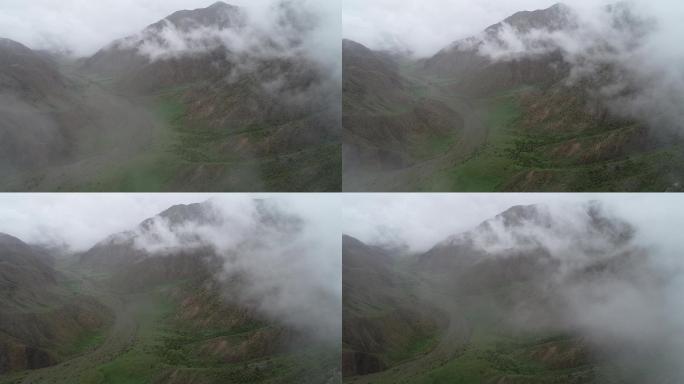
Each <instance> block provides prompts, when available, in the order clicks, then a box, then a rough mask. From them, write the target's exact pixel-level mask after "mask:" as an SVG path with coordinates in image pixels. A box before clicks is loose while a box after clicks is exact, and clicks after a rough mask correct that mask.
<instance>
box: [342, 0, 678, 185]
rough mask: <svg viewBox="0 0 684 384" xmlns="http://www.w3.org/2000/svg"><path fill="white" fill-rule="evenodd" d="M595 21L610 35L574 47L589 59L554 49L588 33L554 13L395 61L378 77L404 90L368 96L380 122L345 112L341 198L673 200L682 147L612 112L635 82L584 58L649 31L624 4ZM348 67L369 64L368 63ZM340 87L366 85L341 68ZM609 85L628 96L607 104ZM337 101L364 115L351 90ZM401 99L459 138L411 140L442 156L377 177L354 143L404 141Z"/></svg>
mask: <svg viewBox="0 0 684 384" xmlns="http://www.w3.org/2000/svg"><path fill="white" fill-rule="evenodd" d="M601 12H603V13H605V17H606V18H607V19H609V20H611V24H610V25H611V26H612V28H614V29H615V31H614V32H615V33H614V35H611V36H613V37H604V36H595V37H592V38H588V37H585V38H584V39H585V40H592V41H590V42H586V43H587V44H590V45H595V47H594V48H593V49H588V50H587V51H586V52H582V53H576V52H574V51H573V49H572V47H570V48H567V47H564V46H563V44H564V43H563V41H565V40H568V39H572V38H581V37H582V36H587V35H591V33H592V30H591V27H588V26H587V24H586V23H585V22H584V21H583V20H582V19H581V17H580V16H579V15H578V13H576V12H575V11H574V9H573V8H572V7H569V6H566V5H563V4H557V5H554V6H552V7H550V8H547V9H541V10H535V11H524V12H519V13H516V14H514V15H512V16H510V17H508V18H506V19H505V20H503V21H501V22H500V23H497V24H494V25H492V26H490V27H488V28H486V29H485V30H483V31H482V32H481V33H480V34H477V35H475V36H471V37H468V38H465V39H461V40H459V41H456V42H454V43H452V44H450V45H449V46H448V47H445V48H444V49H442V50H441V51H439V52H438V53H437V54H435V55H434V56H432V57H428V58H422V59H411V58H403V59H401V60H399V61H397V59H396V58H394V61H393V62H392V63H393V64H392V63H390V64H388V65H394V68H397V67H398V68H400V69H401V70H400V71H398V72H397V71H395V74H397V73H398V75H400V77H399V79H400V80H397V83H398V84H399V83H400V84H412V86H404V87H403V88H394V89H392V90H382V89H380V90H379V91H377V92H376V93H377V94H378V95H380V96H374V97H375V99H382V97H385V98H386V99H385V100H387V103H386V104H385V110H384V112H378V111H377V110H376V111H375V112H374V114H375V115H382V118H383V121H384V123H383V124H366V123H365V119H367V118H368V116H370V115H371V113H369V112H363V113H359V112H358V110H359V108H356V107H355V106H354V105H353V104H345V110H344V118H343V121H344V131H345V133H346V134H348V136H349V137H351V138H355V139H354V141H352V142H346V143H345V168H346V170H345V171H349V172H348V175H346V176H345V189H349V190H378V191H379V190H384V191H388V190H390V191H435V192H446V191H462V192H468V191H472V192H485V191H487V192H489V191H521V192H523V191H544V192H560V191H670V190H677V188H679V186H680V185H681V184H680V182H679V179H680V178H681V175H682V173H683V172H684V157H683V153H684V152H682V151H681V147H682V143H681V139H680V138H679V137H678V135H677V134H675V133H670V132H669V130H668V129H669V128H668V127H667V126H663V125H664V124H662V122H661V123H657V124H654V123H652V122H651V121H652V119H651V116H634V114H631V115H630V114H626V113H624V108H622V109H621V108H619V107H616V103H617V102H616V100H615V97H618V98H622V99H623V100H624V99H630V98H634V99H638V98H639V97H640V96H639V90H640V86H641V85H643V84H641V83H643V82H641V83H640V80H639V79H638V78H634V76H633V75H631V74H629V73H628V72H629V71H626V70H625V69H624V68H623V67H621V64H622V63H619V62H618V63H616V62H610V61H608V60H601V59H600V58H596V57H594V56H592V52H594V53H593V54H595V52H596V51H597V50H598V51H601V50H603V49H607V50H608V51H611V50H612V49H614V46H621V45H620V44H621V43H622V41H618V40H615V39H617V37H614V36H628V37H627V38H626V39H627V40H629V41H631V45H630V46H638V45H639V44H640V42H641V41H642V40H643V38H644V36H648V33H649V28H650V27H649V24H648V22H647V21H644V20H643V19H642V18H640V17H639V14H638V12H636V11H635V10H634V9H632V8H630V6H629V4H626V3H619V4H616V5H610V6H606V7H603V8H602V11H601ZM578 36H579V37H578ZM564 39H565V40H564ZM384 57H385V58H386V59H387V60H390V59H391V58H392V56H384ZM359 61H363V62H365V63H374V62H375V61H374V59H372V58H368V57H366V58H365V59H363V60H359ZM369 65H370V64H369ZM356 67H359V65H358V64H355V68H356ZM357 78H359V79H362V80H360V81H358V80H355V79H357ZM345 79H346V81H348V82H352V83H353V82H356V81H358V82H359V83H361V84H364V83H370V84H372V82H369V81H368V80H365V79H363V78H360V77H359V75H358V74H357V73H355V71H352V70H351V69H350V68H348V67H346V66H345ZM618 84H629V85H628V86H626V87H624V93H621V94H620V95H618V96H615V95H613V96H609V95H607V94H608V93H610V92H609V90H610V89H613V88H614V87H615V86H616V85H618ZM621 89H622V88H621ZM645 92H648V91H645ZM344 94H345V97H348V98H349V99H351V100H360V102H358V103H359V104H367V105H369V106H372V105H374V104H373V101H372V100H370V101H365V100H364V99H363V98H361V97H359V96H358V95H359V92H358V91H355V90H354V88H349V87H347V88H345V90H344ZM412 97H413V98H415V99H418V100H422V101H423V102H425V100H429V101H436V102H440V103H443V104H446V105H447V106H449V107H450V108H451V109H453V110H454V111H456V112H458V114H459V115H460V121H463V124H462V125H459V124H458V123H454V125H455V126H460V129H459V130H457V131H456V132H457V134H456V135H455V136H454V138H453V140H448V139H445V138H440V139H439V140H437V139H435V136H434V135H431V134H429V133H422V132H421V133H420V134H417V135H413V141H414V142H415V143H417V145H418V146H425V147H427V146H433V147H435V148H442V149H444V148H447V147H449V148H451V150H443V151H441V152H439V154H441V155H440V156H437V153H433V155H434V156H430V157H424V158H422V159H414V161H409V162H406V161H404V162H398V161H395V164H398V166H396V167H394V168H391V169H387V167H383V166H382V164H384V163H386V162H384V161H383V160H382V159H379V158H378V156H372V153H373V152H371V151H369V150H367V148H369V147H370V146H369V145H368V144H367V141H360V140H356V138H357V137H359V136H360V134H359V132H362V135H363V136H361V137H363V138H375V137H377V138H380V139H378V142H386V143H393V141H392V139H391V138H388V135H387V134H386V132H391V133H392V135H393V137H402V136H403V135H408V134H410V133H411V132H412V131H411V129H412V128H414V127H418V126H420V125H419V124H417V123H416V122H414V121H411V120H410V119H407V118H406V117H405V116H403V115H401V117H402V118H401V119H394V118H393V116H397V113H398V110H406V108H407V107H406V103H405V102H404V100H406V99H410V98H412ZM359 115H363V116H364V117H363V118H358V116H359ZM443 116H444V115H442V114H438V113H435V112H431V113H429V114H428V117H425V118H424V119H422V120H421V121H429V120H430V119H431V118H434V119H436V120H438V121H441V120H442V119H443ZM448 121H456V122H458V121H459V119H455V118H453V117H452V118H450V119H449V120H448ZM347 132H348V133H347ZM454 141H455V145H454ZM359 175H360V176H359ZM347 180H348V183H347Z"/></svg>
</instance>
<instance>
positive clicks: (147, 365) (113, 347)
mask: <svg viewBox="0 0 684 384" xmlns="http://www.w3.org/2000/svg"><path fill="white" fill-rule="evenodd" d="M247 205H248V207H246V209H245V210H240V209H236V210H231V211H226V210H225V209H224V208H222V207H223V205H222V204H220V200H219V201H216V200H209V201H206V202H203V203H198V204H188V205H176V206H173V207H170V208H168V209H166V210H164V211H163V212H160V213H159V214H158V215H155V216H154V217H151V218H149V219H146V220H144V221H142V222H141V223H140V224H139V225H137V226H135V227H134V228H131V229H130V230H128V231H124V232H121V233H117V234H112V235H110V236H108V237H107V238H106V239H104V240H102V241H100V242H99V243H97V244H96V245H95V246H94V247H92V248H91V249H89V250H87V251H85V252H82V253H79V254H76V255H73V256H72V257H71V258H70V259H63V260H60V261H59V262H58V266H57V267H58V268H59V271H57V270H55V269H52V268H51V267H47V266H46V265H45V264H43V263H42V262H41V261H40V260H42V258H46V260H51V258H49V257H48V256H47V255H44V254H42V253H39V252H42V248H40V249H39V248H32V247H30V246H27V245H25V244H23V243H20V242H19V241H18V240H16V239H12V238H8V239H9V240H5V238H4V237H0V290H3V289H5V287H6V286H10V287H12V284H14V282H15V281H17V280H18V279H20V281H23V282H24V283H22V284H25V285H26V287H23V286H22V288H21V289H20V290H17V289H16V288H12V289H14V290H15V291H21V292H29V293H30V294H31V296H30V297H29V295H28V293H24V294H22V295H21V296H20V295H19V294H18V293H17V294H12V295H9V294H7V293H6V292H4V293H3V295H1V297H3V298H14V300H15V302H13V303H15V304H12V305H17V306H19V305H20V306H22V311H21V312H22V313H23V312H24V311H25V309H24V308H26V306H29V305H31V306H36V311H37V313H38V314H31V315H28V314H22V315H20V314H15V313H14V311H13V310H12V311H10V310H8V306H7V305H5V303H4V301H3V300H4V299H0V310H2V311H0V363H3V364H4V362H5V361H7V359H6V358H5V357H6V356H7V355H9V356H10V357H11V359H10V361H11V362H12V364H13V365H12V367H11V370H12V371H14V370H16V371H17V372H16V373H13V372H10V373H8V375H7V376H0V383H2V384H5V383H17V382H18V383H31V382H40V381H41V380H42V378H44V377H51V378H54V381H55V382H56V383H64V384H67V383H72V382H82V381H85V380H86V379H87V378H88V377H102V376H101V375H104V377H107V378H108V380H112V381H113V382H124V381H127V380H129V381H130V380H137V379H139V378H140V377H146V378H148V379H149V380H150V381H151V382H152V381H154V382H157V381H158V382H165V383H224V382H251V383H272V382H282V383H312V384H313V383H325V382H330V383H333V382H339V376H340V372H339V354H340V350H339V344H338V341H335V342H332V341H331V339H333V338H332V337H329V335H326V337H324V338H323V337H321V336H320V335H318V334H317V330H312V329H311V328H310V327H308V326H304V325H302V324H301V323H297V322H292V321H290V320H289V319H288V318H287V316H286V315H283V313H287V307H286V306H287V305H288V304H287V302H288V300H290V299H287V297H291V296H287V295H286V296H285V297H286V298H284V299H283V300H278V301H277V302H274V301H273V299H271V297H280V296H279V295H280V292H277V290H279V289H280V288H279V286H277V285H276V286H275V288H270V287H271V284H270V283H271V282H263V281H255V277H254V276H253V275H252V274H250V272H249V265H250V263H252V262H253V261H252V260H250V258H252V257H258V256H259V253H260V252H272V250H271V247H275V248H276V249H278V247H280V246H281V244H286V243H288V242H291V241H293V239H296V237H297V236H300V234H301V231H302V229H303V225H304V221H303V219H302V218H300V217H299V216H298V215H295V214H290V213H287V212H286V211H285V210H283V208H282V207H281V206H280V205H279V204H278V203H276V202H274V201H272V200H268V199H255V200H252V201H250V202H247ZM5 244H8V245H5ZM222 244H223V245H222ZM3 247H5V248H3ZM223 247H226V249H224V248H223ZM4 249H7V250H8V251H5V250H4ZM299 251H300V250H298V252H299ZM288 256H291V257H295V256H297V255H296V254H292V255H288ZM8 262H11V263H17V264H20V263H21V265H22V270H25V271H26V272H22V273H17V272H16V270H17V269H18V267H12V269H10V268H9V267H8V266H7V263H8ZM279 262H282V261H279ZM288 262H290V261H288ZM10 265H12V264H10ZM23 265H30V267H29V266H23ZM57 267H56V268H57ZM260 267H261V266H260ZM269 267H272V266H263V268H269ZM5 276H8V279H10V280H6V281H9V282H11V283H5V280H4V279H5ZM30 287H34V288H35V289H30ZM8 289H9V288H8ZM63 291H64V292H67V293H68V294H69V295H71V296H69V297H72V299H71V300H72V301H71V302H72V303H73V304H71V305H70V306H66V307H65V308H63V309H62V310H63V312H58V311H56V310H55V311H51V310H50V311H48V310H47V309H44V308H47V306H48V305H49V306H54V305H55V302H59V301H58V300H64V299H62V298H61V297H62V296H61V294H62V292H63ZM81 292H83V293H85V294H88V295H90V297H89V300H90V302H92V304H91V305H92V306H93V308H96V309H97V312H95V313H96V314H97V315H98V316H104V315H106V317H105V318H106V319H107V322H106V325H108V326H107V327H102V328H100V329H93V330H92V331H91V332H89V333H85V334H81V338H80V339H77V340H72V339H66V336H69V335H71V334H66V336H65V331H63V330H62V328H49V330H54V335H53V337H54V338H55V339H57V340H58V341H61V344H58V345H60V346H62V349H63V350H64V351H65V352H63V353H62V354H60V355H57V354H55V353H53V350H47V351H46V352H45V353H44V354H41V353H43V349H40V350H38V352H36V353H37V354H31V353H33V352H32V351H33V350H30V349H27V352H26V353H27V354H29V355H28V357H26V359H27V360H29V361H31V363H30V364H24V365H20V364H17V363H15V362H14V361H15V360H16V359H17V358H16V357H13V356H14V355H12V353H15V352H13V351H15V349H16V348H17V347H16V342H15V341H14V340H15V339H8V340H10V341H7V343H6V344H4V342H5V339H4V336H5V334H4V333H3V332H5V330H6V329H8V328H9V329H11V328H10V327H15V328H19V330H14V333H9V335H11V336H12V337H19V336H16V335H18V334H19V331H21V332H24V333H23V334H21V335H20V336H21V337H26V338H31V339H30V340H35V339H38V338H39V337H47V336H43V335H42V334H40V333H38V330H37V328H38V327H39V326H40V327H44V326H45V325H44V323H48V324H49V323H50V322H49V320H48V319H43V318H42V315H40V313H42V312H43V311H45V313H46V315H49V316H52V317H54V321H55V324H54V327H57V326H58V325H59V326H61V327H64V328H68V327H73V326H74V325H73V321H74V320H73V319H72V317H73V318H76V319H78V320H79V321H81V322H84V324H88V323H87V321H89V320H90V319H91V318H90V317H89V316H88V313H86V312H85V311H77V310H76V308H77V307H76V305H77V304H76V303H79V302H80V301H77V298H79V297H81V296H80V295H81ZM316 297H317V299H319V297H320V296H316ZM78 300H83V299H78ZM291 300H295V299H294V298H292V299H291ZM319 300H320V301H317V304H316V305H330V304H329V303H328V302H327V300H329V298H327V297H320V299H319ZM39 303H40V304H39ZM39 305H41V306H40V307H38V306H39ZM43 305H44V306H45V307H43ZM289 305H293V304H292V303H291V302H290V304H289ZM271 306H278V308H276V309H274V308H271ZM38 309H40V311H38ZM274 314H280V315H274ZM297 315H299V314H297ZM15 316H25V317H26V318H28V319H29V320H24V321H23V322H19V321H17V320H16V317H15ZM29 316H34V317H36V318H37V319H40V324H38V325H34V324H33V323H32V322H34V321H36V322H37V321H38V320H37V319H36V320H34V319H33V317H29ZM93 316H95V315H93ZM93 318H94V319H98V318H99V317H93ZM93 321H94V320H93ZM79 324H80V323H79ZM307 324H310V323H307ZM84 326H85V325H84ZM19 340H22V339H19ZM6 345H7V347H6ZM29 345H33V344H29ZM39 346H40V347H41V348H43V344H39ZM49 346H52V344H49ZM3 348H4V349H3ZM6 351H8V352H6ZM61 351H62V350H59V352H61ZM67 352H69V353H70V354H68V353H67ZM57 357H59V358H57ZM12 359H13V360H12ZM31 359H34V360H35V359H42V360H36V361H39V362H38V363H33V361H34V360H31ZM0 367H3V365H0Z"/></svg>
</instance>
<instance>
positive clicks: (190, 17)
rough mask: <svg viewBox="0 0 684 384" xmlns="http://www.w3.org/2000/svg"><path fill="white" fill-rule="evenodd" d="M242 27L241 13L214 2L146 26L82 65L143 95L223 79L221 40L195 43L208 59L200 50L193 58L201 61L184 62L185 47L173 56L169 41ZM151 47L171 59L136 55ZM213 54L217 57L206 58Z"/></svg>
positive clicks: (228, 6) (224, 68)
mask: <svg viewBox="0 0 684 384" xmlns="http://www.w3.org/2000/svg"><path fill="white" fill-rule="evenodd" d="M246 22H247V21H246V15H245V14H244V12H243V11H242V10H241V9H240V8H238V7H235V6H232V5H228V4H226V3H223V2H217V3H215V4H214V5H211V6H209V7H207V8H200V9H196V10H191V11H189V10H185V11H178V12H175V13H173V14H171V15H169V16H167V17H166V18H164V19H163V20H160V21H158V22H156V23H154V24H152V25H150V26H148V27H147V28H145V29H144V30H143V31H142V32H140V33H139V34H136V35H133V36H128V37H125V38H123V39H120V40H117V41H114V42H112V43H111V44H109V45H108V46H107V47H105V48H103V49H101V50H100V51H98V52H97V53H96V54H95V55H94V56H92V57H90V58H88V59H87V60H86V61H85V62H84V63H83V66H84V68H85V69H86V70H88V71H92V72H93V73H96V74H99V75H102V76H109V77H113V78H117V79H120V80H119V81H123V82H125V83H126V85H127V86H129V87H138V88H141V89H143V90H156V89H160V88H163V87H164V86H172V85H176V84H183V83H190V82H193V81H199V80H204V79H207V78H208V77H212V76H214V77H215V76H226V75H227V73H230V70H231V68H229V67H227V65H228V64H229V63H227V62H222V60H221V57H220V56H221V54H222V53H223V54H227V52H225V50H224V49H222V48H223V46H222V44H221V43H220V41H212V40H214V39H216V38H217V36H211V35H210V36H209V37H207V38H200V39H199V41H198V42H197V44H200V45H201V48H206V51H207V53H209V55H204V54H203V52H201V51H200V52H196V53H197V55H198V56H206V57H202V58H197V59H193V58H188V59H187V60H183V59H184V57H183V53H184V52H183V50H184V48H188V49H189V48H190V47H189V46H188V47H184V46H182V47H180V48H177V49H176V50H175V51H173V47H172V44H173V43H174V42H173V41H171V38H173V37H178V38H181V39H184V38H185V39H191V37H189V36H187V37H186V36H183V34H189V33H191V32H193V31H197V30H200V29H202V28H216V31H217V32H220V31H223V30H231V31H236V32H237V33H239V30H240V29H242V28H244V26H245V23H246ZM151 46H155V47H158V48H159V50H160V51H161V50H163V49H164V48H167V49H168V50H169V51H172V52H173V54H172V55H170V56H169V58H171V59H175V60H164V58H166V57H165V56H163V55H162V56H160V59H159V60H156V59H154V60H152V57H147V56H146V55H144V54H143V53H142V52H141V51H143V50H144V49H145V48H146V47H151ZM212 50H216V52H215V53H210V51H212ZM188 53H192V52H188ZM174 56H178V57H174ZM188 56H192V55H191V54H189V55H188Z"/></svg>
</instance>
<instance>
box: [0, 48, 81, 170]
mask: <svg viewBox="0 0 684 384" xmlns="http://www.w3.org/2000/svg"><path fill="white" fill-rule="evenodd" d="M67 83H68V81H67V80H66V79H65V78H64V77H63V76H62V75H61V74H60V72H59V70H58V68H57V65H56V64H55V63H54V62H52V61H51V60H49V59H48V58H46V57H45V56H44V55H41V54H39V53H37V52H34V51H32V50H31V49H29V48H27V47H26V46H24V45H22V44H20V43H17V42H15V41H12V40H8V39H3V38H0V114H1V115H2V116H3V118H2V121H0V138H1V139H0V162H2V163H3V166H0V171H4V168H13V167H15V166H24V167H31V166H39V165H44V164H46V163H47V162H49V161H51V160H54V159H56V158H58V157H59V156H60V155H61V154H63V153H64V152H65V151H67V150H68V148H69V144H68V141H67V136H68V134H67V131H66V130H65V129H64V128H63V127H62V126H61V125H60V122H59V118H58V117H57V116H55V115H54V114H53V113H51V106H52V105H63V104H65V103H64V99H65V98H68V97H69V93H68V84H67Z"/></svg>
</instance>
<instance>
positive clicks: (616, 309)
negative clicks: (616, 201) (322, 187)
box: [343, 203, 677, 383]
mask: <svg viewBox="0 0 684 384" xmlns="http://www.w3.org/2000/svg"><path fill="white" fill-rule="evenodd" d="M635 233H636V232H635V228H634V227H633V226H632V225H631V224H629V223H628V222H626V221H624V220H623V219H621V218H619V217H617V216H614V215H613V214H611V212H610V211H609V210H607V209H606V208H605V207H603V206H601V205H600V204H598V203H588V204H575V205H571V206H566V207H563V208H562V209H555V208H554V209H552V208H550V207H547V206H544V205H531V206H516V207H511V208H510V209H508V210H506V211H504V212H502V213H501V214H499V215H497V216H496V217H493V218H491V219H488V220H486V221H484V222H483V223H481V224H480V225H478V226H477V227H475V228H473V229H471V230H469V231H466V232H463V233H458V234H454V235H452V236H450V237H448V238H447V239H445V240H444V241H442V242H440V243H438V244H436V245H435V246H434V247H433V248H432V249H430V250H429V251H427V252H424V253H421V254H417V255H415V256H408V257H407V256H405V255H402V256H400V255H396V254H393V253H392V252H391V251H387V250H384V249H381V248H378V247H375V246H371V245H367V244H364V243H362V242H361V241H359V240H357V239H353V238H350V237H345V238H344V241H343V271H344V274H343V282H344V287H343V288H344V303H343V304H344V307H343V314H344V333H343V343H344V355H343V356H344V358H343V372H344V375H345V376H346V379H348V380H349V382H356V383H390V382H398V381H399V380H403V381H404V382H406V383H420V382H424V381H426V380H428V381H429V380H434V379H435V378H438V377H439V378H441V380H444V381H453V380H457V379H459V378H468V380H470V381H473V382H486V383H489V382H491V383H504V382H514V383H517V382H525V383H549V382H554V383H606V382H610V383H613V382H616V383H617V382H625V383H638V382H643V381H652V380H655V381H657V382H663V383H664V382H667V380H670V379H672V378H673V377H676V376H677V373H676V369H673V366H672V365H670V364H673V363H674V362H673V361H672V360H671V359H665V360H663V361H662V364H661V363H660V362H659V363H654V362H653V360H652V359H648V358H645V354H654V355H658V356H660V355H662V356H665V355H667V353H668V352H667V351H669V350H670V348H671V347H670V346H669V345H667V344H668V343H667V342H663V339H661V336H664V335H665V334H667V332H669V331H663V332H662V334H661V333H660V331H656V329H661V327H666V328H667V326H666V325H665V323H662V322H661V321H660V320H658V316H659V315H655V316H654V317H650V316H647V317H648V320H645V321H646V323H642V322H641V321H637V320H635V319H632V320H629V321H627V323H628V324H629V325H627V324H623V326H625V328H624V329H620V330H617V329H615V328H611V327H613V326H615V324H616V322H619V320H618V319H619V318H622V316H625V314H626V313H627V312H629V313H633V314H635V315H636V313H640V311H644V310H645V311H650V310H653V311H655V312H656V313H661V312H660V311H662V309H663V308H662V305H666V304H664V302H663V301H662V296H661V295H662V294H663V293H664V289H665V285H664V281H666V280H667V277H666V276H665V275H664V274H663V273H662V271H659V270H658V269H657V268H655V267H654V265H653V264H651V263H650V260H651V259H650V255H649V252H648V251H647V250H645V249H643V248H641V247H639V246H638V245H636V244H635V242H634V241H633V240H634V238H635ZM664 279H665V280H664ZM627 292H639V293H638V294H637V295H636V296H634V297H633V298H632V299H633V300H632V299H630V300H632V301H630V304H629V308H631V309H627V307H621V304H619V303H620V302H621V300H623V299H624V297H625V296H624V295H628V293H627ZM646 307H648V308H649V309H645V308H646ZM632 309H633V310H634V312H631V311H632ZM621 311H627V312H624V313H623V312H621ZM598 318H600V319H601V320H597V319H598ZM607 319H611V320H607ZM603 320H606V321H607V322H606V323H604V322H603ZM652 322H654V323H652ZM656 323H657V324H656ZM643 327H646V328H648V329H649V330H653V332H655V333H650V332H651V331H646V333H648V334H649V335H650V336H649V337H651V336H652V338H651V339H649V340H648V341H645V340H644V339H641V338H640V337H636V335H635V332H636V333H640V332H642V331H643V329H644V328H643ZM639 329H641V330H642V331H640V330H639ZM656 334H658V336H656ZM637 339H638V340H639V341H635V340H637ZM634 343H636V344H634ZM639 343H642V344H640V345H643V350H641V351H639V352H637V351H636V350H635V349H633V348H635V346H636V345H639ZM636 349H639V348H636ZM642 351H644V354H642V353H641V352H642ZM645 351H648V352H645ZM652 356H653V355H652ZM644 359H645V360H644ZM668 378H669V379H668ZM661 379H662V380H661ZM345 381H346V380H345Z"/></svg>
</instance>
